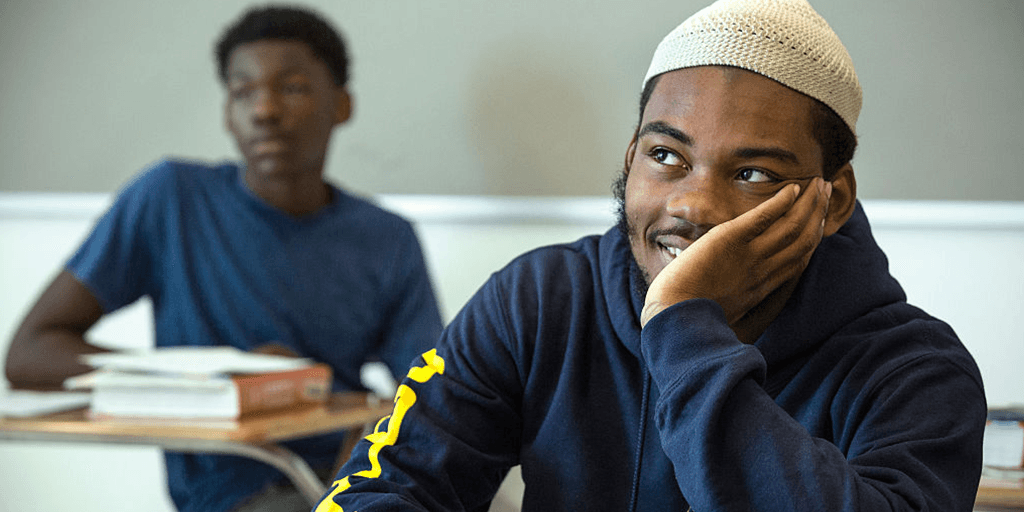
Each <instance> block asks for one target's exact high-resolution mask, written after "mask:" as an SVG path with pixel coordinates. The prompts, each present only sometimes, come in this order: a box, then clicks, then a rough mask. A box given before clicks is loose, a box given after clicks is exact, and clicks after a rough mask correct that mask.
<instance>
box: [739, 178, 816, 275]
mask: <svg viewBox="0 0 1024 512" xmlns="http://www.w3.org/2000/svg"><path fill="white" fill-rule="evenodd" d="M810 185H811V186H809V187H808V188H807V190H806V191H805V192H804V193H803V194H802V195H801V197H800V198H799V199H798V200H797V201H796V203H795V204H794V205H793V207H792V208H791V209H790V210H789V211H787V212H786V214H785V215H783V216H782V217H780V218H779V220H778V221H777V222H776V223H775V224H773V225H772V226H771V227H770V228H768V229H766V230H765V231H764V232H763V233H762V235H761V236H760V237H758V239H757V240H754V241H752V243H751V245H753V246H755V251H757V252H758V253H759V254H763V255H765V259H764V260H763V261H762V265H763V267H762V268H764V269H765V274H767V275H766V276H765V277H766V282H767V284H769V286H772V285H778V284H781V283H782V282H784V281H786V280H788V279H791V278H794V277H796V276H797V275H798V274H799V273H800V272H802V271H803V269H804V268H806V266H807V264H808V263H809V262H810V259H811V256H812V255H813V254H814V250H815V249H816V248H817V247H818V244H819V243H821V238H822V233H823V228H824V224H825V218H826V214H827V213H828V202H829V198H830V195H831V183H827V182H825V181H824V180H822V179H820V178H816V179H815V180H814V181H813V182H812V183H811V184H810Z"/></svg>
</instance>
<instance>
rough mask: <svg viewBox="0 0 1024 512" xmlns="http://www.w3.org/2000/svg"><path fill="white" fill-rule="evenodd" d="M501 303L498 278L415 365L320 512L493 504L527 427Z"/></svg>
mask: <svg viewBox="0 0 1024 512" xmlns="http://www.w3.org/2000/svg"><path fill="white" fill-rule="evenodd" d="M504 303H505V302H504V301H502V300H500V291H499V289H498V287H497V286H496V285H495V282H494V280H493V279H492V280H491V281H490V282H489V283H488V284H487V285H485V286H484V287H483V288H482V289H481V290H480V291H479V292H478V293H477V295H476V296H475V297H474V298H473V299H471V300H470V301H469V303H468V304H467V306H466V307H465V309H463V310H462V311H461V312H460V313H459V315H458V316H457V317H456V318H455V319H454V320H453V321H452V323H451V324H450V325H449V326H448V327H447V328H446V329H445V331H444V333H442V335H441V339H440V341H439V344H438V346H437V348H436V349H432V350H430V351H428V352H426V353H424V354H423V355H422V356H420V357H419V358H418V359H417V360H416V361H415V362H414V363H413V366H412V368H411V369H410V370H409V372H408V374H407V375H406V377H405V378H404V379H403V380H402V382H401V384H400V385H399V388H398V391H397V393H396V396H395V408H394V411H393V413H392V414H391V416H389V417H387V418H385V419H384V420H381V422H380V423H379V424H378V425H377V427H376V429H375V431H374V432H373V433H372V434H370V435H369V436H367V437H366V438H365V439H364V440H362V441H360V443H359V444H358V445H357V446H356V448H355V450H354V451H353V454H352V457H351V458H350V459H349V461H348V463H346V464H345V465H344V466H343V467H342V468H341V471H340V472H339V474H338V476H337V477H336V479H335V481H334V482H333V483H332V484H331V486H330V488H329V490H328V492H327V494H326V495H325V496H324V497H323V499H322V501H321V503H320V504H319V506H317V507H316V508H315V511H316V512H327V511H333V512H340V511H356V510H358V511H360V512H372V511H375V510H381V511H383V510H387V511H399V510H430V511H438V512H443V511H449V510H451V511H454V510H459V511H463V510H481V511H482V510H487V507H488V505H489V504H490V502H491V500H492V499H493V497H494V495H495V493H496V492H497V490H498V487H499V486H500V485H501V482H502V480H503V479H504V478H505V476H506V475H507V474H508V470H509V469H510V468H511V467H512V466H514V465H515V464H516V463H517V454H518V443H519V438H520V430H521V420H520V417H519V413H518V406H517V403H518V400H519V399H518V395H519V391H516V390H518V389H520V387H521V385H520V383H519V381H518V379H519V371H518V369H517V367H516V364H515V361H514V360H513V358H512V357H511V355H510V352H509V350H508V348H507V345H506V340H508V339H509V334H508V332H507V328H506V325H507V323H506V321H505V316H504V315H505V313H504V311H503V309H502V308H501V306H500V305H501V304H504Z"/></svg>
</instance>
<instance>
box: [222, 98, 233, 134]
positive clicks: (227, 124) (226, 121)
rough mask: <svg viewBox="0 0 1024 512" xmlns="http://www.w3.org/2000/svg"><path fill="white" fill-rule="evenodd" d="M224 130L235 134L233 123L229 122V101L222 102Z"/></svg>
mask: <svg viewBox="0 0 1024 512" xmlns="http://www.w3.org/2000/svg"><path fill="white" fill-rule="evenodd" d="M223 115H224V128H225V129H227V131H228V133H231V134H234V133H235V123H234V121H232V120H231V100H230V99H225V100H224V111H223Z"/></svg>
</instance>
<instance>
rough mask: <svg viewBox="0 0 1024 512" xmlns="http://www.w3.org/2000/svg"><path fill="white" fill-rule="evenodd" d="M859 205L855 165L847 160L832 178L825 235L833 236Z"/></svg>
mask: <svg viewBox="0 0 1024 512" xmlns="http://www.w3.org/2000/svg"><path fill="white" fill-rule="evenodd" d="M856 206H857V179H856V178H854V176H853V166H852V165H850V163H849V162H847V164H846V165H844V166H843V167H842V168H841V169H839V171H838V172H836V175H835V176H834V177H833V178H832V196H831V197H830V198H829V202H828V213H827V214H825V229H824V233H823V236H832V235H834V234H835V233H836V231H839V228H841V227H843V224H846V221H847V220H849V219H850V216H851V215H853V211H854V210H855V209H856Z"/></svg>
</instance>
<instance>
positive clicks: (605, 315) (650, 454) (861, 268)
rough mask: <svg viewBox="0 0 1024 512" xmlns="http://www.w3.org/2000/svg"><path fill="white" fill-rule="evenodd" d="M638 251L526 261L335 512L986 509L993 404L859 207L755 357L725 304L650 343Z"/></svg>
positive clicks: (337, 498)
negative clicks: (515, 473)
mask: <svg viewBox="0 0 1024 512" xmlns="http://www.w3.org/2000/svg"><path fill="white" fill-rule="evenodd" d="M637 279H639V276H638V275H637V273H636V272H635V263H634V262H633V260H632V257H631V255H630V250H629V244H628V241H627V240H626V239H625V238H624V237H623V235H622V234H621V233H620V232H619V231H618V230H616V229H614V228H613V229H612V230H610V231H608V232H607V233H606V234H605V235H604V236H601V237H598V236H593V237H587V238H583V239H581V240H579V241H577V242H575V243H572V244H567V245H558V246H551V247H545V248H541V249H538V250H535V251H532V252H529V253H527V254H525V255H523V256H521V257H519V258H517V259H516V260H515V261H513V262H512V263H511V264H509V265H508V266H507V267H506V268H504V269H502V270H501V271H499V272H497V273H495V274H494V275H493V276H492V278H491V279H490V280H489V281H488V282H487V283H486V284H485V285H484V286H483V287H482V288H481V289H480V290H479V291H478V292H477V294H476V295H475V296H474V297H473V298H472V299H471V300H470V301H469V302H468V303H467V305H466V306H465V308H464V309H463V310H462V311H461V312H460V313H459V315H458V316H457V317H456V318H455V319H454V320H453V321H452V323H451V324H450V325H449V326H448V328H447V329H446V330H445V332H444V334H443V335H442V338H441V340H440V342H439V344H438V346H437V348H436V351H431V352H428V353H426V354H424V355H423V357H422V358H421V359H420V360H419V361H418V362H417V363H416V364H415V365H414V367H413V368H412V369H411V370H410V372H409V375H408V377H407V378H406V379H405V380H404V382H403V384H402V386H401V387H400V389H399V392H398V394H397V396H396V399H395V400H396V406H395V412H394V414H393V415H392V416H391V417H390V418H388V420H387V421H382V422H381V424H380V425H378V427H377V430H376V432H375V433H373V434H371V435H370V436H368V437H367V438H366V440H364V441H362V442H361V443H360V445H359V446H358V447H357V448H356V451H355V453H354V455H353V458H352V459H351V460H349V462H348V464H346V465H345V466H344V467H343V468H342V470H341V472H340V474H339V476H338V480H337V481H335V482H334V485H333V486H332V487H331V490H330V491H329V492H328V494H327V495H326V496H325V499H324V501H323V502H322V503H321V504H320V506H319V507H318V508H317V509H316V510H317V511H318V512H326V511H328V510H335V511H337V510H346V511H350V512H351V511H357V510H358V511H360V512H371V511H376V510H389V511H391V510H431V511H456V510H469V511H486V510H487V507H488V504H489V502H490V501H491V499H492V498H493V496H494V493H495V492H496V490H497V488H498V486H499V484H500V483H501V481H502V479H503V478H504V476H505V475H506V473H507V471H508V469H509V468H510V467H511V466H514V465H516V464H520V465H521V466H522V474H523V480H524V482H525V484H526V490H525V495H524V498H523V510H524V511H556V510H615V511H626V510H629V511H634V510H636V511H668V510H679V511H685V510H686V509H687V506H692V508H693V510H695V511H698V512H710V511H733V510H736V511H740V510H742V511H747V510H758V511H786V512H792V511H803V510H808V511H810V510H815V511H830V512H832V511H871V512H879V511H887V510H919V511H926V510H927V511H943V512H947V511H965V512H966V511H969V510H971V508H972V504H973V502H974V497H975V493H976V490H977V484H978V478H979V474H980V471H981V440H982V432H983V429H984V422H985V411H986V405H985V397H984V392H983V388H982V382H981V377H980V375H979V372H978V369H977V367H976V365H975V363H974V361H973V359H972V358H971V356H970V354H968V352H967V351H966V350H965V348H964V347H963V346H962V345H961V343H960V342H959V340H958V339H957V337H956V335H955V333H954V332H953V331H952V329H950V328H949V326H947V325H946V324H945V323H943V322H941V321H939V320H937V319H935V318H933V317H931V316H929V315H927V314H926V313H924V312H923V311H921V310H919V309H917V308H915V307H913V306H911V305H909V304H907V303H906V300H905V295H904V293H903V290H902V289H901V288H900V286H899V284H898V283H897V282H896V280H895V279H893V278H892V277H891V276H890V275H889V272H888V264H887V261H886V258H885V255H884V254H883V253H882V251H881V250H880V249H879V248H878V246H877V245H876V244H875V242H874V240H873V238H872V236H871V230H870V227H869V225H868V221H867V218H866V217H865V216H864V213H863V211H862V209H861V208H860V206H859V205H858V208H857V211H856V212H855V214H854V215H853V217H852V218H851V219H850V221H849V222H847V223H846V225H845V226H844V227H843V228H842V229H841V230H840V231H839V232H838V233H837V234H835V235H833V236H831V237H829V238H827V239H825V240H824V241H823V242H822V244H821V245H820V246H819V247H818V249H817V251H816V252H815V254H814V256H813V257H812V259H811V262H810V264H809V266H808V268H807V269H806V270H805V272H804V274H803V275H802V276H801V279H800V282H799V284H798V286H797V289H796V291H795V292H794V294H793V295H792V297H791V298H790V299H789V301H788V302H787V304H786V306H785V308H784V309H783V311H782V312H781V313H780V315H779V316H778V318H777V319H776V320H775V321H774V322H773V323H772V324H771V325H770V326H769V328H768V329H767V331H766V332H765V333H764V334H763V335H762V336H761V337H760V338H759V339H758V340H757V342H756V343H755V344H754V345H745V344H743V343H741V342H740V341H739V340H738V339H737V338H736V336H735V334H734V333H733V332H732V331H731V330H730V328H729V327H728V325H727V323H726V320H725V318H724V315H723V312H722V310H721V308H720V307H719V306H718V305H717V304H716V303H714V302H712V301H710V300H703V299H698V300H691V301H686V302H683V303H680V304H676V305H675V306H672V307H671V308H669V309H667V310H665V311H663V312H662V313H661V314H659V315H657V316H656V317H655V318H653V319H652V320H651V321H650V322H649V323H648V324H647V326H646V327H645V328H644V329H643V331H642V332H641V329H640V324H639V320H638V319H639V311H640V308H641V306H642V305H643V297H642V296H640V295H639V293H638V292H637V291H636V290H637V289H638V287H636V286H634V285H635V281H636V280H637Z"/></svg>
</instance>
